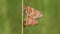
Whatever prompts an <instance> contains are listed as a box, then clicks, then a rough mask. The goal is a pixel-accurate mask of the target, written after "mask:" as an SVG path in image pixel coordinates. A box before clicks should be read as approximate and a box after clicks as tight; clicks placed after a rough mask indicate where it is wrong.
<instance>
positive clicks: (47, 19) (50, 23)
mask: <svg viewBox="0 0 60 34" xmlns="http://www.w3.org/2000/svg"><path fill="white" fill-rule="evenodd" d="M24 4H26V5H28V6H30V7H33V8H35V9H37V10H40V11H42V13H43V17H41V18H39V19H38V21H39V24H38V25H35V26H30V27H25V28H24V32H23V33H24V34H60V0H24ZM24 18H25V16H24Z"/></svg>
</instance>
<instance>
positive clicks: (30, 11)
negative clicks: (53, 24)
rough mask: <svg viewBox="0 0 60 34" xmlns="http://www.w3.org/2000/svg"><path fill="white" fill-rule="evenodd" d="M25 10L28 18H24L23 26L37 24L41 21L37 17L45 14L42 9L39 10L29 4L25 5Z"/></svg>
mask: <svg viewBox="0 0 60 34" xmlns="http://www.w3.org/2000/svg"><path fill="white" fill-rule="evenodd" d="M24 12H25V14H26V18H25V19H24V22H23V26H32V25H36V24H38V23H39V22H38V21H37V18H40V17H42V16H43V15H42V12H41V11H38V10H36V9H35V8H32V7H29V6H27V5H24Z"/></svg>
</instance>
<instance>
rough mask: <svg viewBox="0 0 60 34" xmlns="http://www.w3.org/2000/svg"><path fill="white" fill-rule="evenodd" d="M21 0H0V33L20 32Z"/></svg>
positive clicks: (17, 33) (12, 33)
mask: <svg viewBox="0 0 60 34" xmlns="http://www.w3.org/2000/svg"><path fill="white" fill-rule="evenodd" d="M21 13H22V0H0V34H21V20H22V19H21V18H22V14H21Z"/></svg>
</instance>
